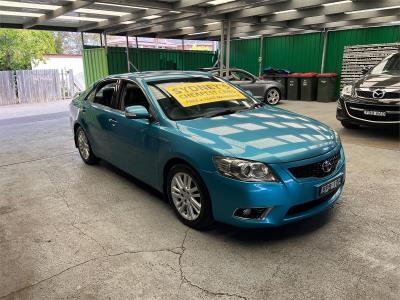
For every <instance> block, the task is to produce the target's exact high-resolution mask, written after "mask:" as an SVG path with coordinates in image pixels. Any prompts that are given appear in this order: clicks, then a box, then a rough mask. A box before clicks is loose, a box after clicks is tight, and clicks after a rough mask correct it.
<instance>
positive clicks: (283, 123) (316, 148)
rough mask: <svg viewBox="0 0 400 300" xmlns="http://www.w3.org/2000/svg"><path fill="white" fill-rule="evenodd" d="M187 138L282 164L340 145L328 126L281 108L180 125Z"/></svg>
mask: <svg viewBox="0 0 400 300" xmlns="http://www.w3.org/2000/svg"><path fill="white" fill-rule="evenodd" d="M177 126H178V129H179V130H180V131H181V132H182V134H183V135H185V136H186V137H188V138H190V139H192V140H194V141H195V142H197V143H200V144H203V145H207V146H208V147H210V148H212V150H213V151H215V152H217V153H220V154H221V155H229V156H233V157H238V158H243V159H249V160H254V161H261V162H265V163H282V162H290V161H296V160H301V159H306V158H310V157H314V156H318V155H322V154H324V153H326V152H328V151H330V150H332V149H334V148H335V147H337V146H338V143H337V141H336V138H335V134H334V132H333V131H332V130H331V129H330V128H329V127H328V126H326V125H324V124H322V123H320V122H318V121H316V120H313V119H310V118H307V117H304V116H301V115H298V114H295V113H291V112H288V111H285V110H282V109H279V108H271V107H262V108H258V109H251V110H247V111H243V112H239V113H235V114H230V115H224V116H218V117H213V118H198V119H193V120H183V121H177Z"/></svg>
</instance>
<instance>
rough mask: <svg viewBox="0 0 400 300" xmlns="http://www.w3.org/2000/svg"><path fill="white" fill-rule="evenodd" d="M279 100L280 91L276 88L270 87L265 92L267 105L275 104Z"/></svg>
mask: <svg viewBox="0 0 400 300" xmlns="http://www.w3.org/2000/svg"><path fill="white" fill-rule="evenodd" d="M280 100H281V93H280V92H279V90H278V89H277V88H270V89H268V90H267V92H266V93H265V101H266V102H267V103H268V104H269V105H277V104H278V103H279V101H280Z"/></svg>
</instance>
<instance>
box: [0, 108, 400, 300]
mask: <svg viewBox="0 0 400 300" xmlns="http://www.w3.org/2000/svg"><path fill="white" fill-rule="evenodd" d="M65 107H66V106H65ZM280 107H282V108H285V109H289V110H293V111H296V112H300V113H303V114H305V115H308V116H312V117H314V118H316V119H319V120H321V121H323V122H325V123H328V124H330V125H332V126H333V127H334V128H336V129H338V130H339V133H340V134H341V136H342V140H343V143H344V147H345V153H346V156H347V163H348V167H347V182H346V188H345V191H344V193H343V196H342V198H341V201H340V202H338V203H337V204H336V205H335V206H334V207H333V208H332V209H330V210H329V211H327V212H326V213H324V214H322V215H319V216H317V217H314V218H312V219H309V220H306V221H303V222H300V223H295V224H291V225H288V226H285V227H282V228H277V229H268V230H242V229H237V228H233V227H230V226H226V225H222V224H217V225H216V226H214V228H212V229H211V230H209V231H204V232H198V231H194V230H192V229H188V228H187V227H185V226H184V225H182V224H181V223H180V222H179V221H177V219H176V218H175V216H174V214H173V211H172V209H170V207H169V205H168V204H167V202H166V201H165V200H163V198H162V196H161V195H159V194H158V193H157V192H155V191H154V190H152V189H150V188H149V187H147V186H145V185H144V184H142V183H140V182H139V181H137V180H135V179H134V178H132V177H130V176H128V175H126V174H124V173H122V172H120V171H118V170H116V169H115V168H114V167H112V166H110V165H109V164H107V163H104V162H103V163H101V164H100V165H98V166H87V165H85V164H84V163H83V162H82V161H81V159H80V157H79V154H78V152H77V151H76V149H75V148H74V144H73V140H72V134H71V131H70V128H69V124H68V119H67V113H66V112H65V109H55V110H54V112H53V111H52V110H46V111H45V114H42V115H41V116H39V117H38V116H27V115H26V114H25V115H17V114H16V115H15V116H16V117H13V114H12V113H11V114H9V116H10V118H7V117H5V118H2V119H1V120H0V145H1V146H0V299H27V298H28V299H29V298H32V299H67V298H68V299H71V298H77V299H134V298H135V299H267V298H270V299H289V298H290V299H299V298H303V299H304V298H314V299H339V298H341V299H360V298H363V299H365V298H368V299H398V297H399V295H400V217H399V211H400V191H399V183H400V182H399V180H400V179H399V178H400V165H399V163H400V152H399V151H400V146H399V136H398V133H396V132H387V131H377V130H368V129H361V130H355V131H350V130H347V129H342V128H341V127H340V125H339V123H338V122H337V121H336V120H335V107H336V106H335V103H328V104H325V103H310V102H290V101H285V102H284V103H282V105H281V106H280ZM0 110H1V108H0ZM39 111H40V109H39Z"/></svg>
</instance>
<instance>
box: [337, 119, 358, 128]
mask: <svg viewBox="0 0 400 300" xmlns="http://www.w3.org/2000/svg"><path fill="white" fill-rule="evenodd" d="M341 123H342V126H343V127H344V128H347V129H357V128H360V125H357V124H354V123H351V122H349V121H346V120H343V121H341Z"/></svg>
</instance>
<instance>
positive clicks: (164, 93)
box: [148, 76, 263, 121]
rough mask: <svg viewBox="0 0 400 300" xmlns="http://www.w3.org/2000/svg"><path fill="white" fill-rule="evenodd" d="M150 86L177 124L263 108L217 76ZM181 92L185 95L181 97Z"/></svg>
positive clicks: (165, 111)
mask: <svg viewBox="0 0 400 300" xmlns="http://www.w3.org/2000/svg"><path fill="white" fill-rule="evenodd" d="M148 86H149V89H150V91H151V93H152V94H153V96H154V97H155V98H156V99H157V101H158V103H159V104H160V106H161V108H162V110H163V111H164V113H165V114H166V115H167V117H168V118H170V119H171V120H174V121H178V120H190V119H196V118H211V117H216V116H222V115H226V114H234V113H237V112H240V111H244V110H248V109H253V108H256V107H259V106H261V105H263V103H262V102H260V101H258V100H256V99H254V98H252V97H250V96H249V95H247V94H246V93H244V92H242V91H240V90H239V89H237V88H236V87H234V86H233V85H231V84H229V83H226V82H225V81H222V80H220V79H218V78H215V77H207V76H204V77H191V78H181V79H172V80H163V81H157V82H148ZM181 91H183V92H184V93H183V92H182V93H183V94H179V93H180V92H181ZM175 92H177V93H175ZM182 95H183V96H182Z"/></svg>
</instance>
